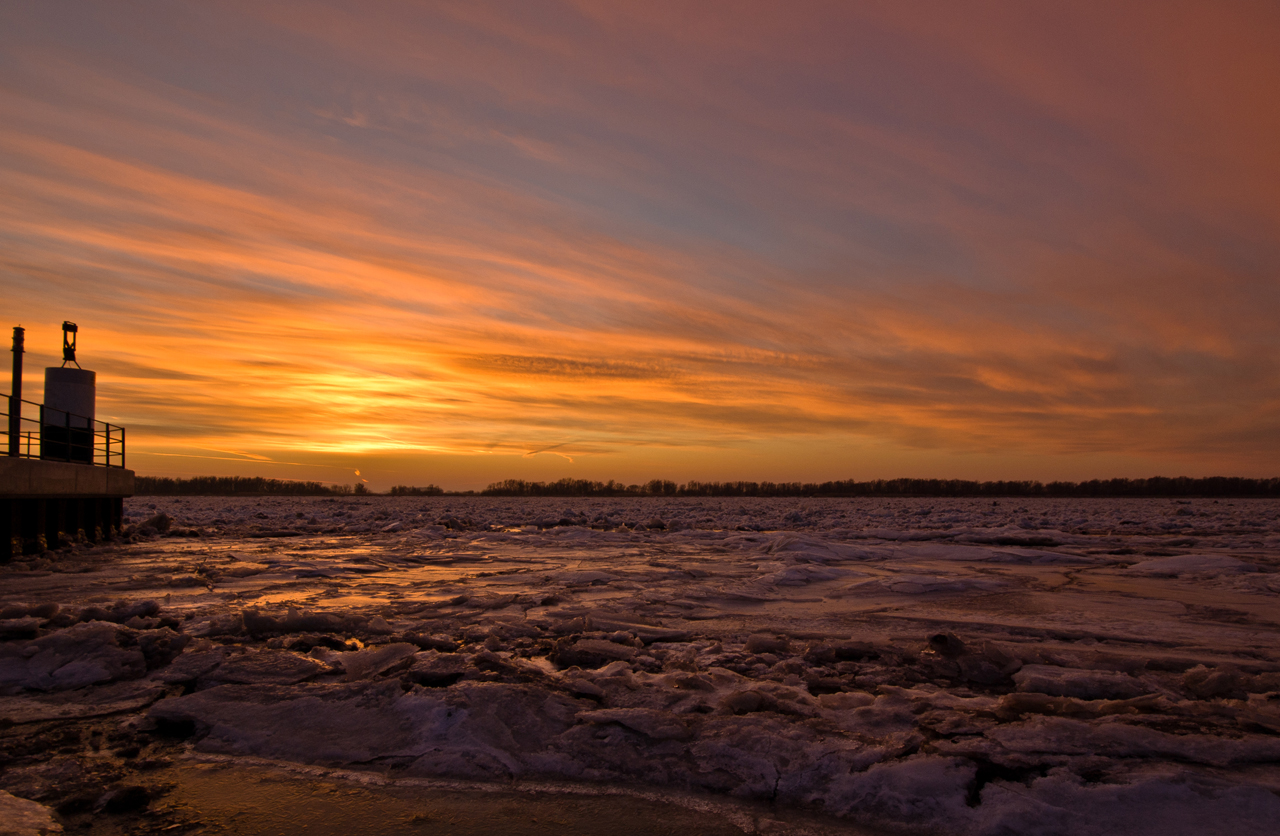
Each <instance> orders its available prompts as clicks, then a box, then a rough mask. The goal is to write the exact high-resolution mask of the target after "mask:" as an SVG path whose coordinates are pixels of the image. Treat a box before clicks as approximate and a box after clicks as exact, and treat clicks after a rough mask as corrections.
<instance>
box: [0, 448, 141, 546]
mask: <svg viewBox="0 0 1280 836" xmlns="http://www.w3.org/2000/svg"><path fill="white" fill-rule="evenodd" d="M132 495H133V471H131V470H125V469H123V468H108V467H94V466H92V465H84V464H72V463H68V462H49V461H40V460H37V459H22V458H12V457H8V456H5V457H0V561H5V560H10V559H12V558H14V557H18V556H20V555H23V554H36V553H39V552H42V551H44V550H46V549H56V548H58V546H59V545H63V544H65V543H68V542H72V541H75V540H86V541H88V542H91V543H99V542H102V541H104V540H107V539H110V538H111V537H113V536H115V535H117V534H119V533H120V530H121V528H122V527H123V525H124V499H125V497H127V496H132Z"/></svg>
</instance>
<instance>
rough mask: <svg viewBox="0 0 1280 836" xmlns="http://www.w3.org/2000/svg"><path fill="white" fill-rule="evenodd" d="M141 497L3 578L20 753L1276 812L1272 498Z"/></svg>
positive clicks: (940, 802)
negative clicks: (64, 738)
mask: <svg viewBox="0 0 1280 836" xmlns="http://www.w3.org/2000/svg"><path fill="white" fill-rule="evenodd" d="M127 511H128V517H129V520H130V522H131V523H132V524H133V525H134V526H135V527H136V532H135V534H134V537H133V540H134V542H131V543H129V544H123V545H115V546H107V547H103V548H88V547H82V548H79V549H77V550H75V551H73V552H72V553H70V554H63V555H59V556H56V557H51V558H40V559H37V560H35V561H29V562H26V563H14V564H11V565H9V566H7V567H0V578H2V579H3V585H2V586H0V589H3V598H4V599H5V604H4V606H3V607H2V608H0V609H2V610H3V611H2V612H0V638H2V639H3V640H0V718H3V719H4V720H7V721H8V728H7V729H6V730H5V731H4V734H6V735H8V736H9V737H15V736H16V737H21V736H22V735H23V734H27V735H34V734H37V733H45V732H43V731H40V730H42V729H45V728H47V727H48V726H49V724H58V723H75V722H85V721H86V718H101V717H102V716H103V715H107V714H110V715H112V716H113V717H118V720H119V728H120V729H124V730H126V731H127V732H128V734H131V735H134V738H136V740H138V741H141V742H140V743H139V744H138V745H141V746H143V747H144V748H145V747H146V746H158V745H160V744H159V743H151V742H149V741H152V740H161V739H163V740H172V739H174V738H173V736H174V735H177V736H178V738H180V739H182V740H185V745H186V746H187V747H189V749H190V750H191V751H192V752H193V753H196V754H200V753H204V754H210V755H221V756H231V757H246V758H248V757H256V758H271V759H277V760H283V761H290V762H297V763H305V764H316V765H326V766H333V767H345V768H361V769H376V770H378V771H380V772H384V773H387V774H389V775H392V776H395V775H399V776H404V777H406V778H422V777H448V778H467V779H480V780H495V781H511V780H513V779H514V780H520V781H523V780H546V779H555V780H564V781H572V782H581V783H587V784H590V783H608V784H614V785H616V784H638V785H644V786H649V787H656V788H670V789H673V790H676V789H678V790H681V791H696V792H708V793H713V794H721V795H725V796H730V797H740V798H750V799H761V800H765V801H770V802H773V803H775V804H776V805H778V809H780V810H784V811H785V810H786V809H799V808H805V809H807V810H812V811H819V812H822V813H823V814H825V815H827V816H830V817H833V818H834V819H838V820H840V821H846V822H853V823H857V824H860V825H864V826H868V827H873V828H886V829H893V828H900V829H905V830H906V832H937V833H946V834H1002V833H1025V832H1036V833H1043V834H1051V833H1063V834H1067V833H1070V834H1093V833H1097V834H1103V833H1117V832H1125V833H1132V834H1146V833H1149V834H1161V836H1174V834H1183V833H1186V834H1191V833H1197V834H1199V833H1206V832H1231V833H1239V834H1251V833H1258V834H1262V833H1273V832H1275V827H1276V824H1275V823H1276V822H1277V821H1280V647H1278V646H1277V642H1276V638H1277V635H1278V633H1280V627H1278V625H1277V622H1280V605H1278V604H1280V503H1276V502H1271V501H1261V500H1259V501H1252V500H1220V501H1213V500H1192V501H1186V500H1183V501H1173V500H1020V499H1007V500H999V501H998V502H994V501H992V500H990V499H986V500H978V499H928V500H925V499H914V500H907V499H903V500H870V499H850V500H834V499H822V500H819V499H811V500H801V499H794V500H792V499H678V498H673V499H652V500H636V499H616V500H612V499H590V500H573V499H547V500H528V499H489V498H453V497H429V498H385V497H369V498H350V499H333V498H325V499H313V498H241V499H225V498H163V499H161V498H138V499H134V500H131V501H130V502H129V504H128V508H127ZM161 514H163V515H164V518H162V519H156V517H157V515H161ZM148 521H150V522H149V523H148ZM160 529H167V530H166V531H164V533H159V530H160ZM122 733H123V732H122ZM69 757H70V756H69ZM26 768H27V767H25V766H23V764H22V763H19V764H17V765H16V766H11V767H10V768H9V770H8V771H6V772H4V773H0V788H5V789H9V790H10V791H14V792H16V791H17V790H19V789H21V788H23V787H29V786H31V784H30V783H29V782H28V783H27V784H24V783H23V781H24V780H27V778H24V777H23V776H24V775H27V773H25V772H23V769H26ZM31 768H34V767H31ZM27 777H28V778H29V775H28V776H27ZM28 797H31V794H30V793H28ZM36 800H38V801H40V800H42V799H40V798H37V799H36ZM49 800H51V801H53V802H57V801H58V800H59V799H58V798H56V797H53V796H52V795H51V796H50V798H49Z"/></svg>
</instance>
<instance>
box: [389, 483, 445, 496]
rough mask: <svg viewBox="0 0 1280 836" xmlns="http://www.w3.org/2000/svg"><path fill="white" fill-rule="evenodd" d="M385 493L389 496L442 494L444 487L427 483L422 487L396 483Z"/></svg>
mask: <svg viewBox="0 0 1280 836" xmlns="http://www.w3.org/2000/svg"><path fill="white" fill-rule="evenodd" d="M387 493H388V494H390V495H391V496H444V488H442V487H440V486H439V485H427V486H426V487H423V488H419V487H417V486H416V485H396V486H395V487H393V488H392V489H391V490H389V491H388V492H387Z"/></svg>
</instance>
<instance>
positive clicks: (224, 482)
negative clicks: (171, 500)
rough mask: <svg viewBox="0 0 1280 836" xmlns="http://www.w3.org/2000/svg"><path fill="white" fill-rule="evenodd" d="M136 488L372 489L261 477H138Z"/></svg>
mask: <svg viewBox="0 0 1280 836" xmlns="http://www.w3.org/2000/svg"><path fill="white" fill-rule="evenodd" d="M133 491H134V493H135V494H137V495H140V496H347V495H351V494H366V493H368V492H369V491H368V490H367V489H366V488H365V486H364V485H362V484H357V485H326V484H324V483H322V482H295V481H292V480H287V479H266V478H264V477H262V476H193V477H191V478H190V479H174V478H171V477H169V476H138V477H136V478H135V479H134V486H133Z"/></svg>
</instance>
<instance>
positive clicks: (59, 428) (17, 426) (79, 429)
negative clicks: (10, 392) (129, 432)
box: [0, 397, 125, 467]
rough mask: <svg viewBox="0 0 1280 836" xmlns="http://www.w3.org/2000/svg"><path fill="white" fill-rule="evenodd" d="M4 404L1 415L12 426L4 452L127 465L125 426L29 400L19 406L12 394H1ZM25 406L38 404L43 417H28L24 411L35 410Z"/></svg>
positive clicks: (100, 465) (12, 454)
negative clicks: (14, 404)
mask: <svg viewBox="0 0 1280 836" xmlns="http://www.w3.org/2000/svg"><path fill="white" fill-rule="evenodd" d="M0 406H3V407H4V408H5V410H6V411H5V412H3V413H0V415H3V426H4V427H7V428H8V435H7V439H6V441H7V444H6V449H4V450H2V451H0V455H3V454H5V453H7V454H8V455H10V456H17V457H19V458H23V459H44V460H45V461H55V462H73V463H75V464H89V465H94V466H96V467H124V466H125V459H124V450H125V437H124V427H120V426H117V425H115V424H108V423H107V422H105V421H98V420H96V419H93V418H90V417H88V416H86V415H76V414H74V413H70V412H63V411H61V410H58V409H50V408H48V407H46V406H45V405H44V404H42V403H35V402H34V401H28V400H22V401H19V402H18V406H17V409H16V410H15V409H14V406H13V398H12V397H7V398H0ZM24 407H35V411H36V412H38V414H39V416H40V417H39V418H29V417H27V415H25V414H23V413H24V412H31V411H32V410H30V409H25V408H24ZM15 413H16V415H15ZM15 418H16V420H14V419H15Z"/></svg>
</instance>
